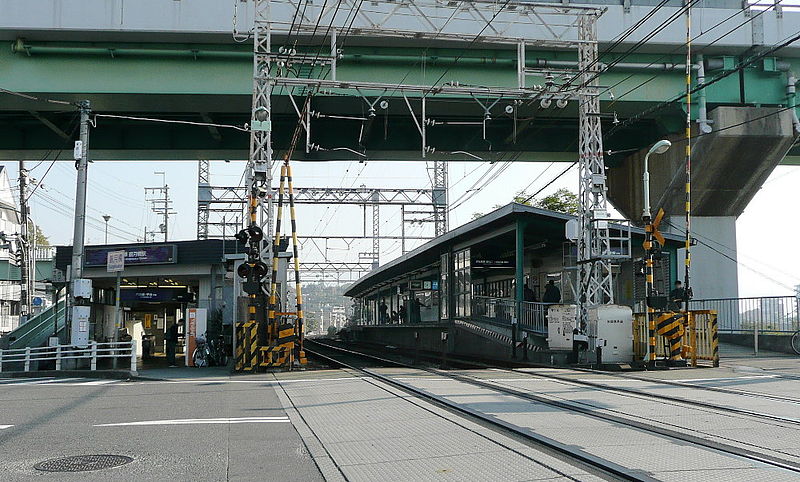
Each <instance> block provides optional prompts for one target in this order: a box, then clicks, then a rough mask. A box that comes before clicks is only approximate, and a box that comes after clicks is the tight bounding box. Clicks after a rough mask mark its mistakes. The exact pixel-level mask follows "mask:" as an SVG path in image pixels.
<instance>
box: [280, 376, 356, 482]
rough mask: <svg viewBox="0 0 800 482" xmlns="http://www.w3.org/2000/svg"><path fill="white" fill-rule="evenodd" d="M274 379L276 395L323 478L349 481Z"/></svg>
mask: <svg viewBox="0 0 800 482" xmlns="http://www.w3.org/2000/svg"><path fill="white" fill-rule="evenodd" d="M273 378H274V379H275V381H276V382H277V383H276V385H275V393H277V394H278V400H280V402H281V405H282V406H283V410H284V411H285V412H286V415H287V416H288V417H289V420H290V421H291V422H292V425H293V426H294V428H295V430H297V433H298V434H299V435H300V439H301V440H302V441H303V444H305V446H306V449H307V450H308V453H309V454H311V458H312V459H313V460H314V463H315V464H316V465H317V468H318V469H319V471H320V473H322V477H324V478H325V480H326V481H342V482H344V481H346V480H347V479H346V478H345V477H344V475H343V474H342V473H341V471H339V468H338V467H337V466H336V463H335V462H334V461H333V459H332V458H331V456H330V454H328V451H327V450H325V447H324V446H323V445H322V442H321V441H320V440H319V439H318V438H317V436H316V435H315V434H314V432H313V431H312V430H311V427H309V426H308V424H307V423H306V422H305V420H303V417H302V416H301V415H300V412H298V411H297V409H296V408H295V407H294V404H293V403H292V401H291V400H290V399H289V396H288V395H287V394H286V392H285V391H284V389H283V386H282V385H281V383H280V380H278V378H277V377H274V376H273Z"/></svg>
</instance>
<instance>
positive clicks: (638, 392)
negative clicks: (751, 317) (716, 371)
mask: <svg viewBox="0 0 800 482" xmlns="http://www.w3.org/2000/svg"><path fill="white" fill-rule="evenodd" d="M498 370H501V371H505V372H508V373H514V374H523V375H528V376H531V377H537V378H544V379H548V380H555V381H557V382H560V383H567V384H569V383H571V384H573V385H583V386H586V387H592V388H597V389H600V390H604V391H607V392H619V393H624V394H627V395H636V396H643V397H648V398H649V399H651V400H652V399H653V394H652V393H648V392H645V391H643V390H637V389H634V388H626V387H613V386H610V385H605V384H603V383H600V382H592V381H588V380H579V379H572V378H569V377H564V376H559V375H555V374H547V373H536V372H528V371H523V370H519V369H514V368H500V369H498ZM599 374H600V373H598V375H599ZM603 374H604V375H607V373H603ZM612 376H613V374H612ZM644 380H646V379H644ZM663 401H665V402H676V403H682V404H685V405H690V406H694V407H703V408H707V409H711V410H718V411H722V412H731V413H737V414H740V415H745V416H748V417H753V418H763V419H767V420H772V421H776V422H782V423H791V424H796V425H800V419H797V418H785V417H781V416H779V415H771V414H769V413H763V412H756V411H753V410H745V409H742V408H736V407H730V406H724V405H717V404H714V403H709V402H703V401H700V400H692V399H689V398H683V397H670V398H667V399H664V400H663Z"/></svg>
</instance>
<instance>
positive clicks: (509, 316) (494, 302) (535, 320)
mask: <svg viewBox="0 0 800 482" xmlns="http://www.w3.org/2000/svg"><path fill="white" fill-rule="evenodd" d="M550 305H551V303H537V302H532V301H517V300H514V299H511V298H492V297H489V296H473V297H472V316H471V318H473V319H475V320H478V321H485V322H489V323H493V324H499V325H504V326H505V325H508V326H509V327H510V326H511V324H512V322H513V320H515V319H516V321H517V327H518V328H519V329H522V330H525V331H529V332H533V333H540V334H545V333H547V308H548V307H549V306H550Z"/></svg>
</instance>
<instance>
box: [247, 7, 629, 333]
mask: <svg viewBox="0 0 800 482" xmlns="http://www.w3.org/2000/svg"><path fill="white" fill-rule="evenodd" d="M254 1H255V14H254V19H255V29H254V32H253V35H254V36H255V39H254V41H255V46H256V51H255V59H254V96H253V99H254V100H253V112H254V116H253V124H252V125H259V124H257V122H259V119H258V118H257V116H256V115H255V113H256V112H257V110H258V109H259V108H264V107H266V108H267V112H269V95H270V93H271V92H272V89H273V88H274V87H287V88H294V87H301V88H303V89H305V90H306V91H310V92H312V93H324V94H345V95H352V96H354V97H358V98H360V99H361V100H363V101H365V102H367V104H368V105H369V107H370V108H373V105H374V103H375V102H377V101H375V102H370V101H369V99H368V98H367V96H368V95H369V96H371V97H378V98H380V97H383V96H386V95H389V93H391V95H401V96H402V97H403V98H404V100H405V102H406V104H407V106H408V108H409V111H410V113H411V115H412V116H413V117H414V122H415V123H416V125H417V128H418V130H419V133H420V137H421V157H423V158H425V156H426V153H428V152H433V150H434V147H433V146H429V145H428V143H427V138H426V137H427V136H426V132H425V126H426V125H428V123H429V121H428V120H427V119H426V115H425V102H426V99H430V98H433V97H436V96H444V97H465V98H467V97H472V98H473V100H475V101H477V102H478V103H479V104H481V106H482V107H483V110H484V111H485V112H484V114H488V110H487V107H486V106H487V105H488V106H489V108H488V109H491V106H492V105H493V104H492V103H491V102H492V101H493V100H495V99H498V98H503V99H506V100H522V101H532V100H536V99H538V98H542V97H546V96H548V95H550V94H552V93H553V90H552V89H551V87H550V86H541V85H534V86H531V87H526V85H525V84H526V82H525V80H526V76H527V75H529V74H531V72H530V71H529V70H528V69H526V68H525V65H524V57H525V55H524V53H525V49H526V47H527V46H528V45H534V44H535V45H536V46H537V47H539V48H542V47H558V48H575V49H577V53H578V69H577V73H578V74H579V75H576V76H575V79H573V81H574V80H578V81H579V82H580V84H579V85H574V84H572V85H563V86H561V87H560V88H559V89H558V96H559V98H560V99H576V100H578V101H579V109H578V110H579V131H580V134H579V146H580V147H579V173H580V174H579V176H580V185H579V199H580V203H581V211H580V216H579V223H580V229H581V232H580V233H579V239H578V261H577V262H578V266H579V281H580V287H579V290H580V293H581V295H580V297H579V298H580V301H579V303H580V310H579V312H580V315H579V316H580V320H581V322H582V326H585V321H586V315H587V310H588V307H590V306H593V305H598V304H604V303H610V302H613V300H614V295H613V290H612V270H611V264H612V260H613V259H615V258H618V256H614V254H613V253H612V250H611V241H610V234H609V226H608V223H609V219H608V217H609V216H608V211H607V199H606V191H607V186H606V173H605V163H604V159H603V142H602V129H601V124H600V102H599V97H598V78H597V77H598V75H597V74H598V73H599V71H600V68H601V65H600V64H599V63H598V48H597V34H596V29H597V26H596V22H597V19H598V18H599V16H600V15H601V14H602V13H603V10H602V9H599V8H595V7H576V6H570V5H563V4H538V3H524V2H519V1H509V2H506V3H504V4H503V5H502V6H499V5H498V4H497V3H495V2H492V1H490V0H465V1H458V0H456V1H452V0H404V1H402V2H388V1H376V2H366V3H365V2H362V1H361V0H342V2H340V3H341V5H340V4H338V3H336V4H330V5H328V3H323V4H322V5H313V4H310V3H306V4H305V5H303V6H302V8H300V5H299V2H300V1H301V0H254ZM271 4H275V5H276V11H278V10H279V9H286V11H285V12H283V13H291V14H294V13H295V12H297V13H298V14H299V15H300V17H299V18H298V19H296V21H295V22H292V25H293V26H294V27H295V28H296V29H297V30H296V31H297V32H300V33H303V32H308V31H309V29H310V27H311V26H312V25H330V26H331V29H330V30H329V31H330V32H332V33H331V34H330V35H329V37H330V52H329V53H328V59H327V60H326V61H325V62H318V60H317V59H316V58H314V59H309V57H308V56H307V55H305V54H302V53H301V54H300V55H297V54H296V52H295V49H294V47H293V46H292V47H288V48H287V47H283V48H282V49H281V50H279V54H273V53H271V50H270V35H271V34H272V30H271V26H270V24H269V21H268V19H269V18H270V16H269V13H270V5H271ZM362 4H363V5H362ZM342 7H344V8H342ZM362 7H363V8H362ZM351 12H356V13H355V16H356V18H355V20H354V22H355V23H352V22H350V25H349V26H348V25H347V24H348V17H350V14H351ZM290 18H293V15H289V14H286V15H282V14H280V13H279V14H278V15H275V16H274V17H272V19H273V22H274V24H275V32H276V33H281V32H286V31H287V30H289V28H288V27H289V25H288V22H285V21H282V20H281V19H290ZM345 26H347V29H346V30H345ZM478 26H480V27H481V28H480V29H479V28H478ZM345 32H346V35H350V34H356V35H370V36H382V37H394V38H408V39H414V40H426V39H429V40H437V41H451V40H452V41H458V42H461V43H463V42H464V41H465V39H472V40H471V42H470V45H471V44H472V43H481V44H491V43H494V44H508V45H515V46H516V48H517V53H518V56H517V58H518V63H519V64H520V65H517V78H518V82H517V84H518V85H517V87H516V88H509V87H507V86H466V85H460V84H459V83H458V82H452V81H446V80H445V79H442V80H445V82H444V83H443V84H440V85H414V84H402V83H401V84H390V83H382V82H366V81H361V80H342V79H339V78H337V69H336V60H337V57H338V56H339V54H340V53H341V52H340V49H339V47H338V43H337V40H336V38H337V36H341V35H342V34H343V33H345ZM314 33H316V27H315V28H314ZM326 37H328V35H326ZM273 60H274V61H275V62H276V65H277V67H276V70H277V71H276V72H273V71H271V70H270V64H271V62H273ZM291 63H300V64H303V63H311V64H312V68H313V67H315V66H323V68H327V69H329V72H328V74H329V75H330V76H331V78H330V79H327V78H315V79H311V78H301V77H300V76H297V77H291V76H288V75H287V74H288V70H283V69H282V67H283V66H287V65H289V64H291ZM545 71H547V69H542V72H545ZM552 71H553V72H558V73H563V72H564V69H552ZM536 73H540V72H539V71H538V70H537V71H536ZM327 76H328V75H325V77H327ZM337 91H341V92H337ZM409 94H411V95H413V94H417V97H419V98H420V100H421V103H422V104H421V115H420V116H419V118H418V116H417V114H416V113H415V112H414V109H413V108H412V106H411V103H410V102H409V100H408V96H407V95H409ZM479 98H482V99H486V100H487V102H486V103H485V104H484V102H481V101H480V100H478V99H479ZM495 104H496V102H495ZM298 115H300V117H302V115H301V114H298ZM300 120H301V122H302V123H303V128H304V129H305V131H306V138H307V145H306V149H308V148H309V147H310V144H311V139H310V131H311V119H310V117H306V118H305V119H302V118H301V119H300ZM260 125H263V122H262V123H261V124H260ZM269 141H270V139H269V130H268V129H267V130H266V132H265V135H263V136H262V135H260V134H259V131H256V130H253V135H252V143H251V157H250V160H251V164H252V166H251V167H252V174H253V175H252V176H250V179H249V181H251V183H250V187H251V190H250V196H251V198H250V199H251V200H252V199H253V197H254V196H256V195H257V192H256V186H255V184H253V183H252V181H255V182H256V183H257V182H259V181H261V182H262V184H264V183H265V184H266V186H268V187H267V189H266V190H265V192H266V193H267V196H266V198H267V199H268V202H269V203H268V206H271V199H272V195H271V191H270V189H269V186H271V175H270V168H271V162H272V161H271V158H272V151H271V147H270V145H269V143H270V142H269ZM317 147H318V148H319V146H317ZM443 164H444V163H443ZM443 169H444V166H441V167H439V168H438V173H441V172H442V171H443ZM434 171H437V168H436V167H435V169H434ZM444 172H446V171H444ZM438 173H437V174H438ZM444 179H446V175H445V177H444ZM441 180H442V178H439V177H437V176H436V175H434V179H433V182H432V184H433V185H432V188H433V189H432V190H431V192H433V191H434V190H437V189H438V190H441V189H442V187H443V186H442V182H441ZM445 182H446V181H445ZM445 190H446V188H445ZM323 192H325V191H324V190H323ZM299 197H300V196H299V193H298V198H299ZM434 198H435V196H432V197H431V200H432V201H433V200H434ZM373 201H374V202H373ZM377 201H378V199H373V198H372V195H371V196H370V197H369V198H367V199H362V200H361V201H360V202H355V203H354V204H363V205H367V204H370V205H372V206H373V233H372V234H373V236H372V238H373V254H377V253H378V252H379V247H380V246H379V241H380V233H379V232H378V224H379V223H378V221H379V207H378V204H379V203H378V202H377ZM259 202H261V201H259ZM298 202H300V201H299V199H298ZM337 202H341V201H337ZM399 204H403V203H399ZM436 211H437V209H436V208H434V218H436V219H437V220H440V221H439V222H438V223H437V228H436V232H437V234H440V232H441V230H442V227H441V226H442V225H443V226H445V227H446V218H445V219H444V220H442V213H441V212H440V213H439V214H438V215H437V213H436ZM445 211H446V209H445ZM271 219H272V213H271V210H270V209H269V207H268V209H267V210H266V220H265V222H264V223H262V224H265V225H266V226H267V228H266V229H265V230H264V231H265V232H268V233H269V232H272V229H271ZM445 229H446V228H445ZM375 258H377V256H375Z"/></svg>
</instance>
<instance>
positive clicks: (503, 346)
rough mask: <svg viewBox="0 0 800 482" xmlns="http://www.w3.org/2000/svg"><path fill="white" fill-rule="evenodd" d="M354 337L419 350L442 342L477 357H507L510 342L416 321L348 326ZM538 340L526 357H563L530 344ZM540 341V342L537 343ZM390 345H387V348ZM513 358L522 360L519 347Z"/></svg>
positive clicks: (436, 348) (451, 350) (435, 349)
mask: <svg viewBox="0 0 800 482" xmlns="http://www.w3.org/2000/svg"><path fill="white" fill-rule="evenodd" d="M445 331H446V332H447V334H448V339H447V343H446V345H445V344H444V343H442V339H441V336H442V333H443V332H445ZM415 332H416V333H418V334H419V342H418V344H417V342H416V341H415V339H414V333H415ZM351 335H352V338H353V340H354V341H357V342H362V343H370V344H376V345H381V346H387V347H388V346H391V347H396V349H400V350H404V351H413V350H414V349H415V348H418V349H419V350H420V353H424V352H427V353H428V354H436V355H438V354H440V353H441V352H442V349H443V347H444V346H446V347H447V353H448V356H455V357H461V358H475V359H481V360H494V361H511V360H513V358H512V356H511V355H512V349H511V344H510V343H503V342H502V341H501V340H498V339H497V338H494V337H491V336H487V335H484V334H481V333H477V332H473V331H470V330H468V329H464V328H461V327H458V326H454V325H451V324H438V325H425V326H422V325H418V326H363V327H355V328H353V329H352V330H351ZM537 341H539V342H541V340H534V338H533V337H531V339H530V344H531V349H530V350H529V351H528V360H529V361H531V362H538V363H552V362H553V361H554V360H555V359H554V358H552V356H555V357H556V358H559V359H562V360H563V359H564V357H565V356H566V355H565V354H558V355H552V354H551V353H550V352H547V351H543V350H542V349H541V348H542V347H541V346H533V345H534V344H536V342H537ZM539 344H541V343H539ZM387 349H390V348H387ZM516 360H517V361H521V360H522V351H521V350H518V352H517V358H516Z"/></svg>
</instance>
